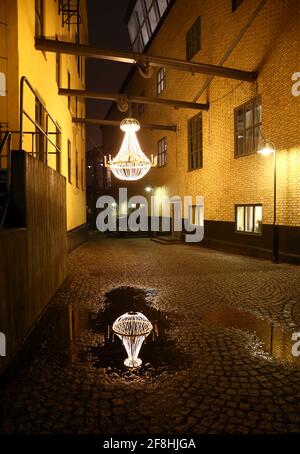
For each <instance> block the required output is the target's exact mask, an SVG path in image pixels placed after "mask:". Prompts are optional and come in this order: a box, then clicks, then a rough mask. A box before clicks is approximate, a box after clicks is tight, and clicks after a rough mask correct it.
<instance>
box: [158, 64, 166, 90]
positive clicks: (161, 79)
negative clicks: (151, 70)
mask: <svg viewBox="0 0 300 454" xmlns="http://www.w3.org/2000/svg"><path fill="white" fill-rule="evenodd" d="M165 88H166V68H160V69H159V70H158V71H157V94H158V95H159V94H160V93H161V92H162V91H164V89H165Z"/></svg>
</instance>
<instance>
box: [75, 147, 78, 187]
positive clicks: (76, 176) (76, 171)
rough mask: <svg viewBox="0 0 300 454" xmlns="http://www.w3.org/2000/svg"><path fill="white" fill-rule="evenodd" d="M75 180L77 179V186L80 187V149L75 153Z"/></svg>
mask: <svg viewBox="0 0 300 454" xmlns="http://www.w3.org/2000/svg"><path fill="white" fill-rule="evenodd" d="M75 158H76V160H75V180H76V188H79V169H78V151H76V155H75Z"/></svg>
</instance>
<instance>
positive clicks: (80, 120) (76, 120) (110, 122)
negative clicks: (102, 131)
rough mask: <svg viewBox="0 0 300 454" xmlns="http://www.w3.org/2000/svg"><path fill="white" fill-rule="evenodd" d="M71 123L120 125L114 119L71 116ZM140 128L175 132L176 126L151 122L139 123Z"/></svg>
mask: <svg viewBox="0 0 300 454" xmlns="http://www.w3.org/2000/svg"><path fill="white" fill-rule="evenodd" d="M72 121H73V123H90V124H94V125H101V126H117V127H118V128H119V127H120V121H114V120H99V119H98V118H76V117H75V118H72ZM141 128H145V129H158V130H160V131H172V132H176V130H177V128H176V126H175V125H151V124H144V123H142V124H141Z"/></svg>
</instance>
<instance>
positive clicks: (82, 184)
mask: <svg viewBox="0 0 300 454" xmlns="http://www.w3.org/2000/svg"><path fill="white" fill-rule="evenodd" d="M80 170H81V189H82V190H83V191H84V181H83V173H84V172H83V159H82V158H81V168H80Z"/></svg>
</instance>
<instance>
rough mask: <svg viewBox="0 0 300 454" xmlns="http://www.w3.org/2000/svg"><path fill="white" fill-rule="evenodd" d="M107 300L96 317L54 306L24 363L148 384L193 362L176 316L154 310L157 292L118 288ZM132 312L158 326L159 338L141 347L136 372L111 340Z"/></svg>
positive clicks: (117, 343) (82, 310)
mask: <svg viewBox="0 0 300 454" xmlns="http://www.w3.org/2000/svg"><path fill="white" fill-rule="evenodd" d="M105 296H106V301H105V304H104V306H103V303H102V307H100V308H99V312H97V313H94V312H92V311H90V310H88V309H86V308H82V307H77V306H75V305H74V306H73V305H68V306H64V307H61V306H60V307H59V306H57V305H55V306H50V307H49V309H48V310H47V311H46V313H45V315H44V316H43V317H42V319H41V321H40V322H39V324H38V326H37V328H36V329H35V331H34V333H33V334H32V335H31V336H30V339H29V342H28V343H27V345H26V349H25V350H26V351H27V353H28V355H26V354H24V355H23V358H25V357H26V358H27V359H26V363H27V364H28V363H29V364H30V362H31V361H30V360H29V356H30V357H31V358H32V361H36V358H38V359H37V360H38V362H49V361H55V362H58V363H59V364H60V365H61V366H63V365H66V366H68V365H73V366H75V367H84V368H88V369H92V370H94V372H96V373H99V374H101V376H105V377H106V378H107V380H109V381H111V380H113V379H117V380H120V379H121V380H122V381H124V380H125V381H132V380H135V381H136V380H137V379H139V380H140V379H143V378H145V379H147V381H148V382H150V383H151V382H155V380H156V379H157V378H161V377H162V376H163V375H167V374H170V373H174V372H176V371H179V370H181V369H186V368H187V367H189V366H190V365H191V364H192V363H193V361H192V358H191V357H190V355H189V354H188V353H187V352H186V351H181V350H180V349H179V347H178V342H177V340H176V338H175V337H174V336H175V334H174V331H175V332H176V330H174V328H176V327H177V326H178V316H176V315H175V314H172V313H167V312H162V311H159V310H158V309H157V308H156V298H157V296H158V291H157V290H155V289H138V288H132V287H119V288H116V289H113V290H111V291H110V292H108V293H107V294H106V295H105ZM129 311H136V312H142V313H143V314H144V315H145V316H146V317H147V318H148V319H149V320H150V321H151V322H152V323H154V324H155V326H156V327H157V335H156V336H152V335H151V334H150V335H149V336H148V337H147V339H146V342H145V343H144V344H143V345H142V348H141V351H140V354H139V357H140V358H141V359H142V361H143V363H142V366H141V367H139V368H137V369H128V368H127V367H126V366H125V365H124V360H125V359H126V358H127V354H126V351H125V348H124V346H123V344H122V342H121V340H120V339H119V338H118V337H117V336H114V338H113V336H112V330H111V329H110V327H111V326H112V324H113V322H114V321H115V320H116V319H117V318H118V317H119V316H120V315H122V314H124V313H125V312H129ZM105 377H104V378H105Z"/></svg>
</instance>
